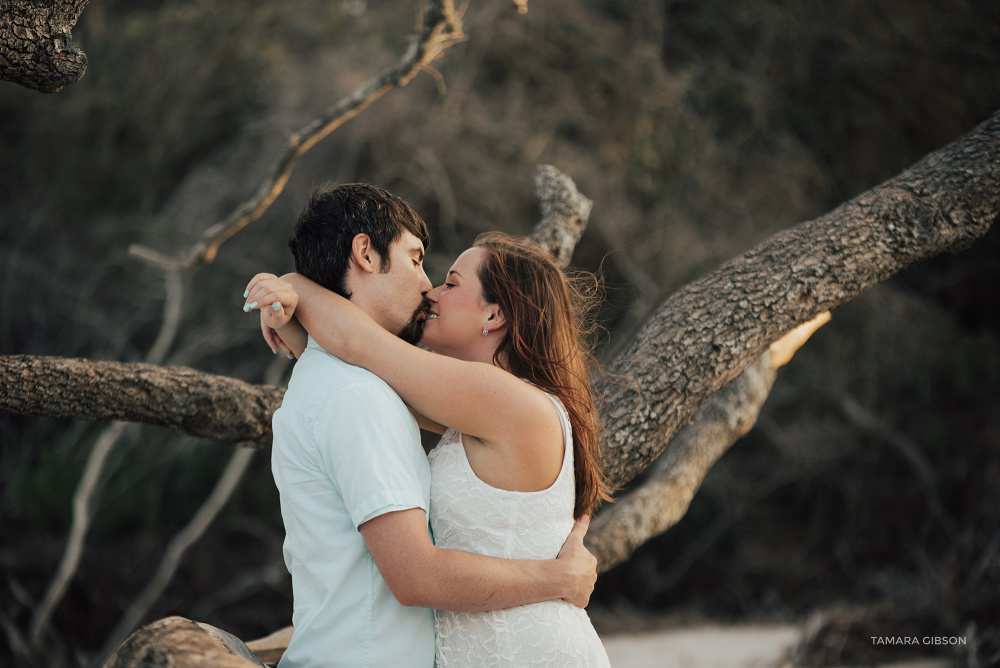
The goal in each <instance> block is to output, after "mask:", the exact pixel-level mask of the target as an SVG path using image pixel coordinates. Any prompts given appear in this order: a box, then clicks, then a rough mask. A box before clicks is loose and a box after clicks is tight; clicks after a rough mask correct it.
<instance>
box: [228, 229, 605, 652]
mask: <svg viewBox="0 0 1000 668" xmlns="http://www.w3.org/2000/svg"><path fill="white" fill-rule="evenodd" d="M289 280H290V281H293V282H294V283H295V285H294V288H293V287H292V286H291V285H289V283H287V282H285V281H282V280H281V279H277V278H264V279H260V280H258V279H255V281H254V282H253V283H252V284H251V285H250V287H249V289H248V297H247V303H248V304H250V303H254V302H255V303H256V308H260V309H267V308H273V309H274V310H275V311H278V310H281V312H282V314H288V315H289V316H290V315H291V312H292V311H294V313H295V315H296V316H297V317H298V319H299V320H300V322H301V323H302V325H303V326H304V327H305V328H306V329H307V330H308V331H309V332H310V333H311V334H312V335H313V338H314V339H316V341H317V342H318V343H319V344H320V345H321V346H322V347H323V348H324V349H326V350H327V351H328V352H330V353H332V354H333V355H335V356H337V357H339V358H341V359H342V360H344V361H346V362H348V363H350V364H355V365H358V366H362V367H364V368H366V369H368V370H370V371H372V372H373V373H375V374H376V375H378V376H380V377H381V378H382V379H383V380H385V381H386V382H387V383H388V384H389V385H390V386H391V387H392V388H393V389H394V390H395V391H396V392H397V393H398V394H399V395H400V397H402V399H403V400H404V401H405V402H406V403H407V405H409V406H410V407H411V410H413V411H414V413H415V414H417V415H418V420H419V422H420V425H421V427H423V428H425V429H430V430H433V431H437V432H438V433H443V434H444V435H443V437H442V438H441V441H440V443H439V444H438V445H437V447H435V448H434V450H433V451H432V452H431V453H430V462H431V474H432V483H431V512H430V522H431V526H432V528H433V531H434V536H435V543H436V544H437V546H439V547H445V548H452V549H459V550H465V551H469V552H477V553H480V554H487V555H491V556H497V557H505V558H522V559H546V558H552V557H554V556H555V555H556V554H557V553H558V552H559V548H560V546H561V545H562V543H563V541H564V540H565V539H566V536H567V535H568V534H569V531H570V529H571V528H572V526H573V522H574V519H575V518H578V517H581V516H583V515H589V514H590V513H592V512H593V511H594V509H595V508H596V507H597V505H598V504H599V503H600V501H601V500H602V499H606V498H609V493H608V487H607V485H606V483H605V482H604V479H603V476H602V473H601V470H600V463H599V461H600V460H599V451H598V418H597V415H596V412H595V410H594V400H593V390H592V386H591V384H590V381H589V378H588V362H589V352H588V350H587V349H586V347H585V346H584V344H583V342H582V337H583V334H582V332H584V331H585V329H586V327H585V322H584V306H585V302H586V300H585V299H584V298H583V296H582V294H581V292H580V291H579V290H577V289H575V287H574V284H573V283H572V282H571V281H570V280H569V279H568V278H567V277H566V275H565V274H564V273H563V272H562V270H561V269H560V268H559V267H558V266H557V265H556V263H555V261H554V260H553V259H552V258H551V257H550V256H549V255H548V254H547V253H545V252H544V251H542V250H541V249H540V248H538V247H537V246H535V245H534V244H532V243H530V242H528V241H526V240H516V239H514V238H512V237H508V236H505V235H499V234H490V235H486V236H483V237H480V239H478V240H477V241H476V244H475V245H474V246H473V247H472V248H470V249H469V250H467V251H465V252H464V253H463V254H462V255H461V256H460V257H459V258H458V259H457V260H456V261H455V263H454V265H453V266H452V267H451V269H450V271H449V272H448V276H447V279H446V280H447V282H446V283H444V285H441V286H439V287H437V288H434V289H433V290H431V291H430V292H429V293H428V294H427V300H428V301H429V306H428V308H427V310H426V320H425V322H424V330H423V337H422V338H421V343H422V344H423V345H424V346H426V347H428V348H430V349H431V350H433V351H435V352H433V353H432V352H428V351H427V350H422V349H420V348H417V347H415V346H412V345H410V344H407V343H405V342H403V341H402V340H400V339H399V338H397V337H396V336H394V335H392V334H390V333H389V332H387V331H386V330H384V329H382V328H381V327H379V326H378V325H377V324H376V323H375V321H373V320H372V319H371V318H369V317H368V316H367V315H366V314H365V313H364V312H363V311H362V310H361V309H359V308H357V307H356V306H354V305H353V304H351V302H349V301H348V300H346V299H343V298H342V297H339V296H337V295H335V294H334V293H332V292H328V291H326V290H324V289H322V288H320V287H319V286H317V285H316V284H314V283H311V282H309V281H307V280H306V279H304V278H302V277H295V278H290V279H289ZM296 302H297V304H296ZM317 302H322V303H321V304H319V303H317ZM276 304H280V305H279V306H275V305H276ZM281 307H284V308H283V309H282V308H281ZM280 336H281V337H282V339H283V340H284V342H285V343H286V344H288V345H289V346H291V348H292V349H293V350H294V351H295V352H296V353H299V352H301V350H302V349H303V348H304V347H305V339H304V333H303V332H301V330H299V331H298V332H296V330H294V329H293V330H291V331H288V330H287V328H283V329H282V330H281V332H280ZM435 353H437V354H435ZM444 425H447V426H448V427H449V428H448V429H447V430H446V429H445V428H444ZM436 626H437V644H438V648H437V652H438V656H437V663H438V665H439V666H449V665H476V666H480V665H518V666H522V665H567V666H569V665H572V666H588V665H592V666H606V665H608V659H607V655H606V654H605V652H604V649H603V647H602V646H601V643H600V640H599V639H598V637H597V634H596V633H595V632H594V629H593V626H592V625H591V623H590V620H589V618H588V617H587V614H586V612H585V611H584V610H582V609H579V608H576V607H574V606H573V605H571V604H569V603H567V602H565V601H548V602H545V603H536V604H532V605H526V606H520V607H518V608H513V609H508V610H500V611H495V612H448V611H438V612H437V613H436Z"/></svg>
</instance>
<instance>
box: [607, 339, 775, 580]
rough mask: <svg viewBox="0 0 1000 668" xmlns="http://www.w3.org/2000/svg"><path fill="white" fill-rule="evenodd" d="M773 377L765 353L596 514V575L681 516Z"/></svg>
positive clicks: (746, 426) (746, 425)
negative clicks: (632, 486) (635, 483)
mask: <svg viewBox="0 0 1000 668" xmlns="http://www.w3.org/2000/svg"><path fill="white" fill-rule="evenodd" d="M775 375H776V372H775V370H774V369H773V368H772V367H771V364H770V353H764V354H763V355H761V357H760V358H759V359H758V360H757V361H756V362H754V363H753V364H751V365H750V366H749V367H748V368H747V370H746V371H744V372H743V373H742V374H741V375H740V376H739V377H737V378H736V380H734V381H733V382H732V383H730V384H729V385H727V386H726V387H725V388H723V390H722V391H721V392H719V394H717V395H715V396H714V397H713V398H712V399H711V401H709V402H708V403H707V404H705V405H704V406H702V407H701V409H700V410H699V411H698V412H697V413H696V414H695V416H694V418H693V419H692V420H691V422H690V423H689V424H688V425H687V426H686V427H684V428H683V429H681V430H680V431H679V432H677V435H676V436H674V437H673V439H672V440H671V441H670V443H669V444H668V445H667V447H666V449H665V450H664V452H663V455H662V456H661V457H660V458H659V459H657V460H656V462H655V463H654V464H653V465H652V466H650V467H649V472H648V476H647V477H646V478H645V479H644V480H643V481H642V483H641V484H640V485H639V486H638V487H637V488H636V489H634V490H633V491H631V492H630V493H628V494H627V495H625V496H623V497H622V498H620V499H618V500H617V501H616V502H615V503H613V504H610V505H608V506H605V507H604V508H602V509H601V512H600V513H598V514H597V516H596V517H595V518H594V521H593V522H592V523H591V525H590V531H589V532H588V534H587V548H588V549H589V550H590V551H591V552H592V553H593V554H594V556H595V557H597V561H598V566H597V570H598V571H599V572H604V571H606V570H608V569H609V568H612V567H613V566H617V565H618V564H620V563H622V562H623V561H625V560H626V559H628V558H629V556H631V554H632V553H633V552H635V550H636V549H637V548H638V547H639V546H640V545H642V544H643V543H645V542H646V541H647V540H649V539H650V538H652V537H653V536H658V535H659V534H661V533H663V532H664V531H666V530H667V529H669V528H670V527H672V526H673V525H674V524H676V523H677V522H678V521H679V520H680V519H681V518H682V517H683V516H684V514H685V513H686V512H687V509H688V506H689V505H691V499H693V498H694V494H695V492H697V491H698V488H699V487H701V483H702V481H703V480H704V479H705V474H706V473H708V470H709V469H710V468H712V465H714V464H715V462H716V461H718V459H719V457H721V456H722V455H723V454H724V453H725V452H726V451H727V450H728V449H729V448H730V446H732V445H733V444H734V443H735V442H736V441H737V440H739V439H740V438H741V437H743V436H744V435H745V434H746V433H747V432H748V431H750V429H751V428H752V427H753V425H754V424H755V423H756V422H757V416H758V415H759V413H760V408H761V406H763V405H764V400H765V399H767V396H768V395H769V394H770V393H771V387H772V386H773V384H774V378H775Z"/></svg>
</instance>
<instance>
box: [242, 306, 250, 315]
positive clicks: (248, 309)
mask: <svg viewBox="0 0 1000 668" xmlns="http://www.w3.org/2000/svg"><path fill="white" fill-rule="evenodd" d="M243 312H244V313H249V312H250V304H244V305H243Z"/></svg>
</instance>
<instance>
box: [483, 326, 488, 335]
mask: <svg viewBox="0 0 1000 668" xmlns="http://www.w3.org/2000/svg"><path fill="white" fill-rule="evenodd" d="M489 333H490V330H488V329H486V327H483V336H488V335H489Z"/></svg>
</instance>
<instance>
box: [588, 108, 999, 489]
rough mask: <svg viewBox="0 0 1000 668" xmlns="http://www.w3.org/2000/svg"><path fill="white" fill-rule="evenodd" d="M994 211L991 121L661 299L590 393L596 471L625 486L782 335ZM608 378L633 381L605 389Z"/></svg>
mask: <svg viewBox="0 0 1000 668" xmlns="http://www.w3.org/2000/svg"><path fill="white" fill-rule="evenodd" d="M998 214H1000V112H998V113H996V114H994V115H993V117H992V118H990V119H989V120H987V121H986V122H984V123H982V124H981V125H980V126H979V127H977V128H975V129H974V130H973V131H972V132H970V133H969V134H967V135H965V136H964V137H962V138H960V139H959V140H957V141H955V142H953V143H952V144H949V145H948V146H945V147H944V148H942V149H940V150H938V151H936V152H934V153H931V154H930V155H928V156H927V157H925V158H924V159H923V160H921V161H920V162H918V163H917V164H915V165H914V166H912V167H910V168H909V169H907V170H906V171H904V172H903V173H902V174H900V175H899V176H897V177H895V178H893V179H891V180H889V181H887V182H886V183H884V184H882V185H880V186H877V187H875V188H873V189H871V190H869V191H867V192H865V193H863V194H861V195H859V196H858V197H856V198H854V199H853V200H851V201H849V202H847V203H845V204H843V205H841V206H840V207H838V208H837V209H835V210H833V211H831V212H830V213H828V214H826V215H824V216H821V217H820V218H817V219H815V220H811V221H808V222H805V223H802V224H800V225H798V226H796V227H793V228H791V229H789V230H786V231H784V232H781V233H779V234H776V235H775V236H773V237H771V238H770V239H768V240H767V241H765V242H763V243H762V244H760V245H759V246H757V247H756V248H754V249H753V250H751V251H749V252H747V253H745V254H743V255H742V256H740V257H738V258H736V259H735V260H732V261H730V262H728V263H727V264H725V265H723V266H722V267H720V268H719V269H718V270H716V271H715V272H713V273H712V274H710V275H708V276H706V277H705V278H702V279H700V280H698V281H695V282H693V283H690V284H688V285H687V286H686V287H684V288H683V289H681V290H679V291H678V292H677V293H676V294H674V295H673V296H672V297H670V298H669V299H668V300H667V301H665V302H664V303H663V304H662V305H661V306H660V308H659V309H658V310H657V311H656V313H655V314H654V316H653V317H652V319H651V320H650V322H649V323H647V325H646V326H645V327H644V328H643V329H642V330H641V331H640V332H639V334H638V335H637V336H636V338H635V340H634V342H633V343H632V345H631V346H630V347H629V348H628V349H627V350H626V351H625V352H624V354H622V355H621V356H620V357H619V358H618V360H617V361H616V362H615V363H614V364H613V365H611V366H610V368H609V369H610V371H611V372H612V375H611V376H610V377H609V378H610V379H609V380H607V381H605V382H602V383H600V384H599V387H598V392H599V396H598V410H599V411H600V414H601V416H602V418H603V420H604V423H605V425H606V434H605V438H604V441H603V459H604V466H605V470H606V471H607V473H608V475H609V476H610V478H611V481H612V483H614V484H615V485H616V486H623V485H625V484H627V483H628V481H630V480H631V479H632V478H633V477H634V476H635V475H636V474H638V473H639V472H640V471H642V470H643V469H644V468H646V467H647V466H648V465H649V464H650V463H651V462H652V461H653V460H655V459H656V458H657V457H658V456H659V454H660V453H661V452H662V451H663V449H664V448H665V447H666V444H667V441H668V440H669V439H670V437H671V436H672V435H673V434H675V433H676V432H677V431H678V430H679V429H680V428H681V427H683V426H684V424H685V423H686V422H687V421H688V420H689V419H690V417H691V416H692V414H693V413H694V412H695V410H697V408H698V407H699V406H701V405H702V404H703V403H705V402H706V401H708V400H709V399H710V398H711V397H713V396H714V395H715V394H716V393H717V392H718V391H719V390H720V389H721V388H723V387H724V386H725V385H726V384H728V383H729V382H731V381H732V380H733V379H734V378H735V377H736V376H738V375H739V374H740V373H742V372H743V370H744V369H746V368H747V367H748V366H749V365H750V364H751V363H752V362H753V361H754V360H756V359H757V358H758V357H760V355H761V353H762V352H763V351H764V350H765V349H766V348H767V346H768V345H770V344H771V343H772V342H773V341H775V340H776V339H778V338H779V337H780V336H781V335H782V334H783V333H784V332H787V331H789V330H790V329H792V328H793V327H795V326H796V325H798V324H800V323H803V322H805V321H807V320H809V319H810V318H812V317H813V316H815V315H816V314H817V313H819V312H821V311H825V310H830V309H832V308H834V307H836V306H838V305H840V304H843V303H844V302H846V301H849V300H851V299H853V298H854V297H857V296H858V295H859V294H861V293H862V292H864V291H865V290H867V289H868V288H870V287H871V286H873V285H875V284H877V283H878V282H880V281H883V280H885V279H886V278H888V277H889V276H891V275H892V274H894V273H896V272H897V271H899V270H900V269H903V268H904V267H907V266H909V265H910V264H912V263H913V262H916V261H917V260H921V259H924V258H928V257H932V256H934V255H937V254H939V253H943V252H945V251H952V252H955V251H960V250H963V249H965V248H967V247H968V246H969V245H971V244H972V243H973V242H974V241H975V240H976V239H978V238H980V237H982V236H983V235H985V234H986V232H987V231H988V230H989V228H990V226H991V225H992V223H993V221H994V220H995V219H996V218H997V216H998ZM614 375H618V376H627V377H630V378H631V379H632V380H633V381H634V382H618V381H615V380H611V379H613V378H614Z"/></svg>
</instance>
